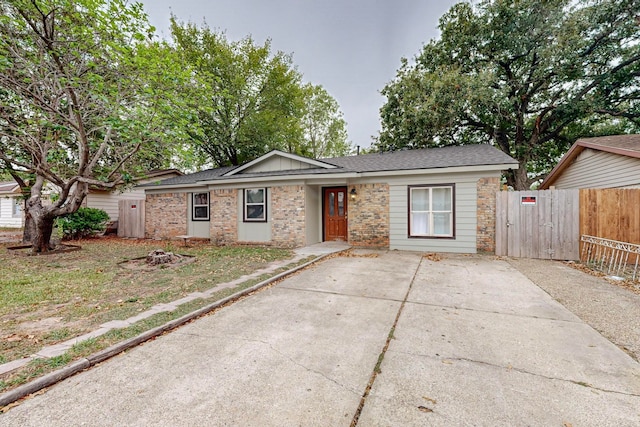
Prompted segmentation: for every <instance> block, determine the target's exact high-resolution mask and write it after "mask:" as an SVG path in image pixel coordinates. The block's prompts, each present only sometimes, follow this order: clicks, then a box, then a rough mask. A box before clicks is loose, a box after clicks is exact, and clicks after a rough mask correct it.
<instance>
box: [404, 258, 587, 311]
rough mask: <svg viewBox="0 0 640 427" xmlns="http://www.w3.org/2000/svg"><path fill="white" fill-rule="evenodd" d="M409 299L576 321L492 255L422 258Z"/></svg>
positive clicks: (527, 280) (556, 303)
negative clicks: (415, 283) (415, 284)
mask: <svg viewBox="0 0 640 427" xmlns="http://www.w3.org/2000/svg"><path fill="white" fill-rule="evenodd" d="M416 281H417V283H420V284H421V286H414V288H413V289H412V290H411V294H410V295H409V301H413V302H421V303H425V304H432V305H444V306H447V307H458V308H467V309H478V310H485V311H491V312H496V313H510V314H520V315H527V316H532V317H543V318H548V319H563V320H569V321H579V320H580V319H579V318H578V317H577V316H576V315H574V314H573V313H571V312H570V311H568V310H567V309H566V308H565V307H563V306H562V304H560V303H559V302H557V301H555V300H554V299H553V298H551V297H550V296H549V295H548V294H547V293H546V292H545V291H543V290H542V289H540V288H539V287H537V286H532V283H531V281H530V280H529V279H527V278H526V277H525V276H524V275H523V274H521V273H520V272H519V271H518V270H516V269H515V268H513V267H512V266H511V265H509V264H508V263H507V262H504V261H500V260H496V259H494V258H493V257H481V256H461V255H444V256H443V259H442V260H441V261H436V262H433V261H428V260H425V262H424V263H423V266H422V268H421V269H420V271H419V272H418V274H417V276H416Z"/></svg>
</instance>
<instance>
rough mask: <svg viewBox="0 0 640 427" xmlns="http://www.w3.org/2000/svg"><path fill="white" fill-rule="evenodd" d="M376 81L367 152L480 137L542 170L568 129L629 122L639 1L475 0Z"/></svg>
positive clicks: (637, 73) (600, 131)
mask: <svg viewBox="0 0 640 427" xmlns="http://www.w3.org/2000/svg"><path fill="white" fill-rule="evenodd" d="M439 29H440V31H441V36H440V38H439V39H435V40H431V41H430V42H429V43H427V44H426V45H425V46H424V47H423V49H422V51H421V52H420V53H419V55H418V56H417V57H416V58H415V63H410V62H409V61H407V60H406V59H403V60H402V64H401V67H400V69H399V70H398V72H397V76H396V78H395V79H394V80H393V81H392V82H390V83H389V84H388V85H387V86H386V87H385V88H384V89H383V91H382V93H383V95H384V96H385V97H386V98H387V100H386V103H385V105H384V106H383V107H382V108H381V120H382V131H381V133H380V135H379V137H378V139H377V141H376V143H375V146H376V148H377V149H378V150H394V149H399V148H403V147H409V148H417V147H432V146H445V145H460V144H475V143H490V144H494V145H496V146H497V147H498V148H500V149H501V150H502V151H504V152H505V153H507V154H509V155H511V156H512V157H514V158H516V159H518V161H519V163H520V170H518V171H510V172H509V173H508V174H507V182H508V184H509V185H511V186H512V187H513V188H515V189H526V188H529V187H530V185H531V184H532V183H534V182H536V181H539V180H540V179H542V178H544V176H545V174H546V173H548V172H549V170H550V168H551V167H552V166H553V164H555V162H556V161H557V160H558V158H559V157H560V155H561V154H562V153H563V152H564V151H565V150H566V149H567V148H568V147H569V146H570V144H571V143H573V142H574V141H575V140H576V139H577V138H578V137H585V136H596V135H607V134H615V133H631V132H638V131H639V130H640V85H639V77H640V1H639V0H581V1H573V0H549V1H539V0H519V1H514V0H483V1H480V2H479V3H477V4H476V5H472V4H470V3H459V4H456V5H455V6H453V7H452V8H451V9H450V10H449V11H448V12H447V13H446V14H445V15H443V16H442V18H441V19H440V24H439Z"/></svg>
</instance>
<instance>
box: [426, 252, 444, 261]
mask: <svg viewBox="0 0 640 427" xmlns="http://www.w3.org/2000/svg"><path fill="white" fill-rule="evenodd" d="M422 258H424V259H428V260H429V261H433V262H438V261H442V255H440V254H436V253H429V254H424V255H422Z"/></svg>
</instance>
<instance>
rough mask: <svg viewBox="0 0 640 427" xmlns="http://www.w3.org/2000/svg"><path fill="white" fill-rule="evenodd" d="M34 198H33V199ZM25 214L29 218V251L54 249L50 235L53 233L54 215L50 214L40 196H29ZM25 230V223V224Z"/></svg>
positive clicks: (36, 251) (37, 251) (39, 251)
mask: <svg viewBox="0 0 640 427" xmlns="http://www.w3.org/2000/svg"><path fill="white" fill-rule="evenodd" d="M34 199H35V200H34ZM26 216H28V217H30V218H31V221H30V222H31V223H32V225H31V227H30V228H31V230H30V233H31V236H30V237H31V238H30V243H31V246H32V247H31V251H32V252H33V253H42V252H47V251H49V250H51V249H54V247H53V245H52V244H51V235H52V234H53V224H54V221H55V216H53V215H51V213H50V212H48V209H46V208H45V207H44V206H42V203H41V201H40V198H39V197H38V198H31V199H30V200H29V202H28V203H27V213H26ZM25 232H26V224H25Z"/></svg>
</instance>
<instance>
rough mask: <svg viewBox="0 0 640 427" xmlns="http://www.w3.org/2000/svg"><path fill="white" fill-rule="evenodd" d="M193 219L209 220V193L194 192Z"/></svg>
mask: <svg viewBox="0 0 640 427" xmlns="http://www.w3.org/2000/svg"><path fill="white" fill-rule="evenodd" d="M192 200H193V203H192V204H193V208H192V212H193V213H192V216H191V217H192V219H193V220H194V221H208V220H209V193H193V199H192Z"/></svg>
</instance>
